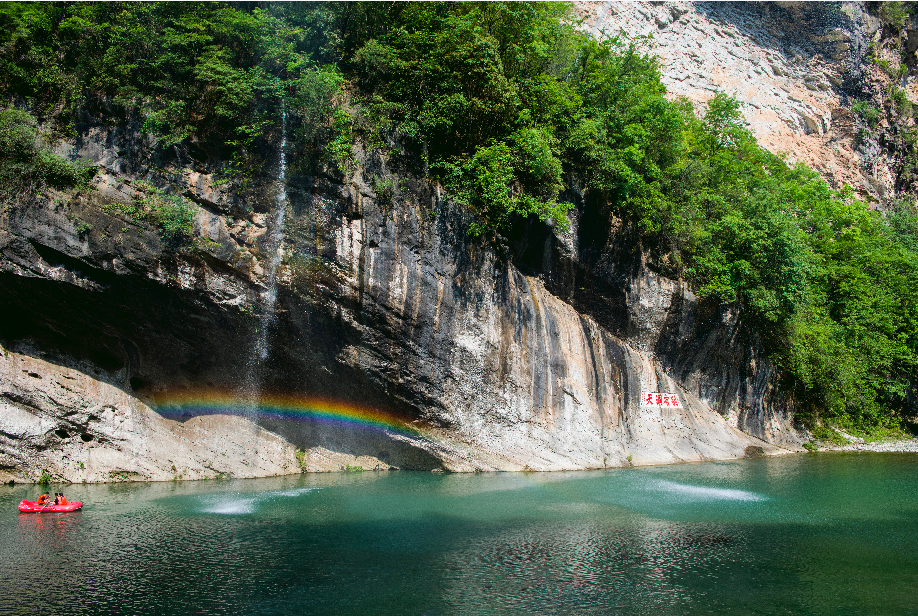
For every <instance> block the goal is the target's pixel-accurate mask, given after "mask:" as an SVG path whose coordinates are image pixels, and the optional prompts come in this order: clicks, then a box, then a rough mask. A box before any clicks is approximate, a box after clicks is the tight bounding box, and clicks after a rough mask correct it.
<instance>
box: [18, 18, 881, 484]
mask: <svg viewBox="0 0 918 616" xmlns="http://www.w3.org/2000/svg"><path fill="white" fill-rule="evenodd" d="M581 8H582V9H583V11H584V14H585V15H589V16H591V18H592V19H593V21H592V22H590V21H587V27H592V28H595V29H596V30H597V32H598V33H601V31H603V30H605V31H606V33H610V32H611V31H612V29H615V28H622V29H624V30H626V31H627V32H629V33H631V34H632V35H641V34H648V33H653V37H654V39H655V40H656V41H657V45H658V46H657V47H656V52H657V53H659V54H660V55H661V57H663V58H664V61H663V63H662V66H663V69H664V80H666V81H667V83H668V85H669V87H670V89H671V91H672V92H673V94H675V95H685V96H689V97H690V98H693V99H694V100H698V101H703V100H706V97H707V96H709V95H710V94H712V93H713V91H714V90H716V89H724V90H727V91H733V92H735V93H736V94H737V95H738V96H739V98H740V99H741V100H746V101H747V102H748V103H749V106H748V109H751V110H752V111H750V115H749V119H750V121H751V123H752V126H753V128H754V129H755V130H756V132H757V134H758V136H759V138H760V140H761V142H762V143H763V144H764V145H766V146H767V147H771V148H774V149H775V150H786V151H788V152H789V153H790V154H791V155H792V156H796V157H798V158H800V159H802V160H805V161H807V162H810V163H812V164H814V166H816V167H817V168H819V169H820V170H821V171H822V172H823V173H825V174H826V175H827V177H829V178H830V179H832V180H833V181H835V182H837V183H845V182H851V183H856V184H858V186H861V187H863V188H862V189H863V191H864V192H866V193H869V194H878V191H880V190H881V188H880V185H881V184H882V182H880V183H877V181H876V178H877V177H879V175H877V176H873V175H870V174H867V173H866V171H865V170H866V169H867V166H866V164H865V163H864V161H865V160H868V159H865V158H864V156H865V154H864V152H865V150H863V148H861V146H860V145H855V142H854V141H852V136H851V135H850V134H849V132H850V130H849V128H850V127H849V128H846V126H848V125H847V124H845V120H844V118H845V117H847V116H845V113H847V111H846V108H845V104H846V102H845V101H846V100H847V99H846V98H845V97H847V96H850V92H851V91H853V90H852V88H853V89H856V88H859V87H861V86H859V85H858V83H860V82H857V79H858V78H857V77H856V73H857V71H858V70H860V69H859V68H858V67H859V66H861V60H859V58H862V55H863V53H864V49H865V48H866V41H867V40H868V39H869V37H870V36H872V33H871V28H872V27H873V26H872V25H871V23H872V22H871V21H870V20H871V19H872V18H871V17H870V16H869V15H867V13H866V12H865V11H863V7H861V6H860V5H856V4H851V5H849V4H844V5H842V10H841V11H838V12H836V13H831V14H828V13H825V12H824V11H823V12H820V11H816V10H815V9H813V8H812V7H807V6H797V5H796V4H794V3H783V4H782V5H780V6H772V5H768V6H758V5H741V6H738V5H731V4H726V5H713V4H702V3H698V4H687V3H647V4H640V3H638V4H628V5H624V4H622V5H619V4H610V3H584V4H583V5H581ZM814 11H815V12H814ZM791 24H797V25H798V26H799V25H800V24H806V27H796V28H795V29H794V30H791ZM792 32H793V34H792ZM817 54H818V55H817ZM811 86H812V87H811ZM852 122H854V120H852ZM852 126H853V124H852ZM136 129H137V127H130V126H129V127H127V128H123V129H117V130H112V129H110V128H107V127H103V126H90V127H88V128H87V129H86V130H85V131H83V132H82V134H81V135H80V136H79V137H78V138H75V139H72V140H70V141H68V142H65V143H61V144H60V145H59V147H58V151H59V152H61V153H66V154H67V155H68V156H70V157H72V158H78V157H83V158H89V159H90V160H91V161H92V162H93V163H94V164H96V165H98V167H99V169H100V173H99V174H98V175H97V180H96V186H95V188H94V190H93V191H90V192H85V193H82V194H75V195H73V194H63V193H55V192H53V191H51V192H47V193H44V194H42V195H39V196H31V195H23V196H22V197H21V198H20V199H18V200H17V201H15V202H11V203H6V204H3V206H2V207H0V289H2V291H3V292H2V294H0V345H2V353H3V357H2V358H0V360H2V363H0V366H2V379H3V380H2V387H0V454H2V458H0V472H2V476H0V479H4V480H8V479H15V480H16V481H21V480H35V479H37V478H38V477H39V476H40V475H41V473H42V472H44V471H47V472H49V473H51V474H52V475H54V476H56V477H59V478H62V479H66V480H70V481H79V480H86V481H99V480H108V479H121V478H133V479H166V478H172V477H175V476H179V475H181V477H182V478H197V477H204V476H218V475H233V476H261V475H268V474H276V473H283V472H298V471H299V470H300V467H301V466H300V463H298V461H297V460H296V458H295V457H294V450H295V449H301V450H303V452H304V453H302V454H301V455H300V458H301V461H302V466H303V467H305V468H306V469H307V470H331V469H337V468H340V467H343V466H345V465H360V466H363V467H364V468H393V467H396V468H409V469H426V470H434V469H445V470H458V471H472V470H523V469H532V470H556V469H580V468H599V467H607V466H622V465H628V464H653V463H670V462H679V461H691V460H705V459H720V458H733V457H741V456H744V455H760V454H762V453H773V452H777V451H780V450H781V449H780V448H782V447H783V448H790V449H795V448H797V447H798V446H799V444H800V442H801V438H802V437H801V435H800V434H798V433H797V432H796V431H795V430H794V428H793V425H792V421H791V413H792V408H791V407H790V403H789V402H788V401H787V400H784V399H782V398H781V397H780V396H779V395H777V393H776V391H777V388H776V378H777V373H776V370H775V369H774V367H773V366H772V365H771V364H770V363H769V361H768V360H767V358H766V357H765V355H764V353H763V351H762V350H761V349H760V348H759V347H758V345H757V344H756V342H755V337H754V336H750V335H749V332H748V331H747V330H746V328H745V326H744V323H743V319H742V315H741V314H738V313H736V312H735V311H733V310H732V309H731V308H729V307H719V306H716V305H712V304H711V303H706V302H701V301H699V300H698V299H697V298H696V297H695V296H694V295H693V293H692V292H691V290H690V289H689V288H688V287H687V285H686V284H684V283H682V282H680V281H678V280H673V279H670V278H668V277H667V275H666V270H665V269H664V268H661V267H659V264H655V263H653V262H652V261H648V258H647V256H646V255H645V254H644V253H643V251H642V248H641V246H640V242H639V241H638V239H637V237H636V235H635V234H634V232H633V231H630V230H629V229H627V228H626V227H623V226H622V225H621V224H619V221H616V220H613V219H608V218H603V215H602V214H601V213H599V211H598V208H595V207H591V204H590V202H589V198H588V197H585V196H584V195H583V194H581V192H580V191H579V190H578V188H577V187H576V186H574V187H572V188H571V189H569V190H568V191H567V192H566V193H565V194H564V195H563V198H565V199H567V200H569V201H570V202H572V203H573V204H574V209H573V210H572V214H571V230H570V231H569V232H561V231H559V230H557V229H555V228H553V227H551V226H548V225H545V224H543V223H539V222H535V221H534V222H532V223H531V224H529V225H528V227H527V228H525V229H523V228H520V229H517V230H516V232H515V233H514V234H513V235H511V236H508V237H500V236H490V237H481V238H473V237H471V236H470V235H469V233H468V228H469V224H470V223H471V222H472V216H473V215H472V214H471V213H470V212H469V211H468V210H467V209H466V208H464V207H462V206H459V205H456V204H455V203H453V202H452V201H450V199H449V198H448V195H446V194H445V193H444V191H443V190H442V188H441V187H439V186H437V185H435V184H432V183H430V182H428V181H426V180H422V179H419V178H417V177H416V176H414V175H412V173H410V172H409V171H408V170H407V169H404V168H402V167H400V166H399V163H398V161H397V160H390V159H388V158H387V157H386V156H384V155H383V154H381V153H379V152H377V151H373V150H366V151H360V152H358V156H357V158H358V163H359V164H358V165H357V166H356V169H355V170H354V171H352V172H349V173H348V174H347V175H346V176H341V175H337V174H334V173H328V174H320V175H316V176H309V175H302V174H298V173H296V172H290V173H289V174H281V173H280V172H278V173H277V174H276V175H275V177H262V178H258V179H257V181H256V184H255V185H254V186H249V187H245V186H243V185H241V184H240V183H239V182H235V181H230V182H228V183H222V184H221V181H218V177H220V176H219V161H214V160H210V159H208V158H207V157H203V156H200V155H199V154H198V153H195V152H194V151H177V150H172V151H168V152H160V151H156V150H154V149H152V148H151V147H150V146H149V145H148V144H146V143H145V142H144V141H143V140H142V139H140V137H139V133H138V131H137V130H136ZM846 131H848V132H846ZM275 143H276V144H278V146H279V144H280V143H281V137H280V136H279V135H277V136H276V139H275ZM858 148H860V149H858ZM871 173H872V170H871ZM871 178H872V179H871ZM141 180H142V181H143V182H145V183H146V184H141ZM151 183H152V184H155V185H157V186H159V187H161V188H162V189H163V190H165V191H167V192H173V193H175V194H183V195H185V196H186V197H187V198H188V199H190V200H191V201H193V202H194V203H195V205H196V208H197V215H196V223H195V224H196V238H195V241H194V242H193V243H192V244H191V245H187V246H184V247H177V246H174V245H170V244H169V243H168V242H166V241H164V240H163V239H162V237H161V236H160V235H159V234H157V232H156V230H155V229H154V228H152V227H151V226H150V225H149V224H147V223H143V222H138V221H136V220H134V219H132V218H130V217H129V216H128V215H126V214H124V213H123V211H119V209H118V208H117V207H112V204H118V203H124V204H128V203H130V202H131V200H132V199H133V198H134V197H135V196H136V195H137V194H139V191H141V190H143V188H142V186H146V185H148V184H151ZM281 193H282V194H281ZM202 390H208V391H221V392H229V393H230V394H233V395H236V396H238V398H239V399H240V401H241V406H240V408H243V409H244V408H246V405H248V407H249V408H250V409H251V411H252V412H251V413H248V414H246V413H241V416H237V417H230V416H220V415H207V416H198V417H193V416H192V415H193V413H191V412H190V411H189V415H188V416H187V417H184V418H183V419H185V421H184V423H181V422H175V421H173V420H171V419H166V418H165V417H162V416H160V415H159V414H157V413H156V412H155V409H156V408H158V407H157V401H158V400H162V399H177V398H180V397H181V395H182V393H183V392H185V393H187V392H195V391H202ZM647 391H665V392H672V393H675V394H677V395H678V397H679V400H680V402H681V405H680V408H678V409H675V408H664V409H661V408H656V407H650V408H648V407H642V406H641V404H640V395H641V392H647ZM278 392H280V393H284V394H287V395H293V396H304V397H315V398H322V399H326V400H335V401H339V402H340V403H341V404H346V405H351V406H359V407H362V408H365V409H377V410H379V411H383V412H385V413H386V414H388V416H390V417H396V418H399V420H400V421H401V422H403V423H404V424H405V425H407V426H411V428H412V430H410V431H404V432H400V431H398V430H386V429H382V430H376V431H365V430H361V429H358V428H352V427H347V426H341V425H324V424H316V423H310V422H290V421H281V420H278V419H276V418H271V417H267V416H264V415H261V414H259V413H258V412H257V406H258V399H259V397H260V396H263V395H268V394H272V393H278ZM173 410H174V409H173ZM179 410H180V409H179ZM237 410H238V409H237ZM224 454H225V455H224Z"/></svg>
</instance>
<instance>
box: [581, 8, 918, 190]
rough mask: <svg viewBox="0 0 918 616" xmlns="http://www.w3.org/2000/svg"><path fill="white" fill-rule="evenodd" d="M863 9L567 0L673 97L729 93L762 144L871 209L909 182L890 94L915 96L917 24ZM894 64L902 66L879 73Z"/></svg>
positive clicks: (703, 98)
mask: <svg viewBox="0 0 918 616" xmlns="http://www.w3.org/2000/svg"><path fill="white" fill-rule="evenodd" d="M875 4H879V3H875ZM868 5H869V3H864V2H827V3H820V2H629V3H618V2H579V3H577V7H578V10H579V13H580V15H581V17H582V18H583V19H584V27H585V28H588V29H590V30H591V31H592V32H593V33H595V35H596V36H598V37H608V36H618V37H622V38H623V39H625V40H630V41H634V42H635V43H636V44H637V45H638V46H639V47H640V48H642V49H643V50H644V51H647V52H649V53H651V54H653V55H655V56H657V57H658V58H659V59H660V69H661V76H662V80H663V83H664V84H666V87H667V89H668V90H669V92H670V94H671V95H672V96H673V97H677V96H684V97H686V98H688V99H689V100H691V101H693V102H695V103H705V102H706V101H708V100H709V99H710V98H711V97H712V96H713V95H714V94H715V92H717V91H723V92H726V93H728V94H730V95H732V96H734V97H736V98H737V99H738V100H739V101H741V102H743V103H744V115H745V117H746V120H747V121H748V122H749V125H750V127H751V128H752V130H753V132H754V133H755V135H756V138H757V139H758V141H759V143H760V144H761V145H762V146H763V147H765V148H767V149H769V150H771V151H772V152H774V153H783V154H785V155H787V158H788V160H789V161H791V162H795V161H802V162H804V163H806V164H807V165H808V166H810V167H811V168H813V169H816V170H817V171H819V172H820V173H821V174H822V175H823V176H824V177H825V178H826V179H827V180H828V181H829V183H830V184H831V185H833V186H834V187H836V188H841V187H842V186H844V185H848V186H851V187H852V188H854V189H855V191H856V192H858V193H860V194H861V195H862V197H864V198H866V199H868V200H870V201H874V202H877V203H878V204H879V205H880V206H881V207H882V205H883V204H884V202H885V201H886V200H887V199H891V198H895V197H897V196H899V195H900V194H901V195H902V196H905V193H909V194H911V192H912V191H913V189H914V186H913V185H912V181H913V180H912V175H914V174H913V172H912V173H909V170H908V169H904V168H903V167H907V166H909V163H908V162H906V160H905V159H907V158H908V152H906V151H903V146H902V144H901V143H899V142H900V141H901V138H900V137H899V136H898V133H901V132H902V127H901V126H897V124H901V120H902V119H901V118H899V117H897V116H898V114H897V113H896V111H895V110H894V109H892V108H891V102H890V100H889V91H890V87H891V86H898V87H901V88H902V89H903V90H904V91H905V92H906V94H907V96H908V97H909V99H910V100H911V102H912V103H915V102H918V79H916V77H915V72H916V66H918V64H916V59H918V55H916V49H918V24H914V23H911V22H910V21H906V23H905V24H904V25H903V26H902V27H901V28H900V27H890V25H889V24H884V23H883V21H882V20H881V19H879V18H878V17H877V15H876V14H875V13H876V11H873V12H871V11H870V10H869V8H870V7H869V6H868ZM900 63H904V65H905V66H906V67H907V68H908V71H907V72H905V73H904V74H901V76H897V75H893V74H890V73H894V72H895V71H897V70H898V69H899V66H900ZM858 101H866V102H867V103H868V104H869V106H870V107H872V108H874V109H877V110H880V111H881V113H880V117H879V121H878V123H875V124H873V125H871V123H870V122H867V121H865V119H864V118H863V117H860V116H859V115H858V114H857V113H854V112H852V110H851V106H852V104H854V103H856V102H858ZM907 124H908V126H912V125H913V122H912V121H911V120H909V121H908V122H907ZM903 172H905V173H903ZM903 175H905V176H906V177H905V178H903Z"/></svg>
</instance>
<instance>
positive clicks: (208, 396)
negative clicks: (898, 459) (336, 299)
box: [151, 390, 423, 437]
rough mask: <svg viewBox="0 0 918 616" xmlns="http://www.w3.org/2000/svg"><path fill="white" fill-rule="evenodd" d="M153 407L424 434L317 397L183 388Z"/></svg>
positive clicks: (179, 414) (169, 413) (166, 412)
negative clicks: (256, 395) (246, 396)
mask: <svg viewBox="0 0 918 616" xmlns="http://www.w3.org/2000/svg"><path fill="white" fill-rule="evenodd" d="M151 406H152V407H153V409H154V410H155V411H156V412H157V413H159V414H160V415H162V416H164V417H166V418H169V419H181V418H187V417H188V416H189V415H191V416H196V415H239V416H244V417H251V418H253V419H274V420H284V421H301V422H310V423H317V424H324V425H334V426H343V427H349V428H357V429H363V430H373V431H377V432H386V433H391V432H396V433H398V434H401V435H404V436H411V437H418V436H423V433H422V431H421V429H420V428H419V427H418V426H416V425H410V424H408V423H407V422H405V421H403V420H402V419H399V418H398V417H395V416H394V415H391V414H388V413H384V412H382V411H379V410H377V409H372V408H367V407H362V406H358V405H356V404H352V403H346V402H341V401H338V400H330V399H326V398H317V397H303V396H290V395H277V394H271V395H263V396H260V397H259V398H258V399H257V401H248V400H244V399H241V398H239V397H237V396H233V395H232V394H228V393H225V392H217V391H201V390H181V391H172V392H167V393H163V394H159V395H156V396H154V398H153V404H152V405H151Z"/></svg>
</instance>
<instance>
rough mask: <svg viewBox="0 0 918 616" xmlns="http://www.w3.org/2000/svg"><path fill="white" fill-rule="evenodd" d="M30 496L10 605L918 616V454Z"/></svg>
mask: <svg viewBox="0 0 918 616" xmlns="http://www.w3.org/2000/svg"><path fill="white" fill-rule="evenodd" d="M52 488H54V486H52ZM52 491H54V490H53V489H52ZM37 492H38V491H37V490H36V489H35V488H34V487H32V486H13V487H0V614H21V613H27V612H33V611H38V612H48V613H53V614H190V613H196V614H198V613H200V614H214V613H220V614H350V615H362V614H393V615H396V614H398V615H411V614H416V615H418V616H420V615H422V614H426V615H428V616H435V615H447V614H527V615H534V614H623V615H625V614H629V615H630V614H641V615H668V614H731V615H733V614H832V615H838V614H918V455H914V454H837V455H831V454H825V455H803V456H787V457H782V458H777V459H759V460H743V461H735V462H719V463H703V464H688V465H680V466H665V467H651V468H641V469H623V470H612V471H589V472H573V473H543V474H539V473H529V474H523V473H499V474H478V475H451V474H445V475H442V474H441V475H438V474H432V473H409V472H396V473H374V472H368V473H361V474H347V475H345V474H325V475H308V476H296V477H287V478H278V479H260V480H235V481H210V482H183V483H161V484H139V485H134V484H120V485H102V486H82V485H73V486H66V488H65V492H66V494H67V496H68V498H69V499H70V500H82V501H84V502H85V503H86V506H85V509H84V510H83V511H82V512H79V513H73V514H51V515H44V514H43V515H19V514H18V513H17V512H16V504H17V503H18V501H19V500H20V499H22V498H29V499H30V500H34V497H35V496H36V495H37Z"/></svg>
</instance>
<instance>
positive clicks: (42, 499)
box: [35, 492, 48, 505]
mask: <svg viewBox="0 0 918 616" xmlns="http://www.w3.org/2000/svg"><path fill="white" fill-rule="evenodd" d="M35 504H36V505H47V504H48V493H47V492H45V493H44V494H42V495H41V496H39V497H38V501H37V502H36V503H35Z"/></svg>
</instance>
